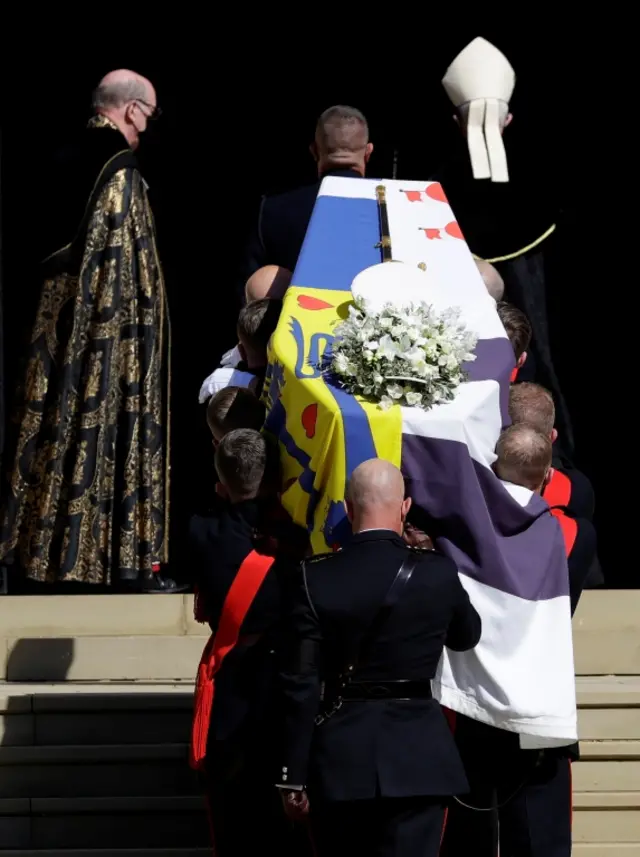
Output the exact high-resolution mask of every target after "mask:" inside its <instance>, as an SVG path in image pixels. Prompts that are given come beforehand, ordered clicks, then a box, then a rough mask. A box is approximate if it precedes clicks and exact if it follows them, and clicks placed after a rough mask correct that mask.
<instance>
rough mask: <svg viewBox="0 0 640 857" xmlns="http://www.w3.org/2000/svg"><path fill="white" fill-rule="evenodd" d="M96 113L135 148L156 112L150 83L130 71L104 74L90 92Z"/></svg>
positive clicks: (153, 91) (154, 94)
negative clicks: (113, 125)
mask: <svg viewBox="0 0 640 857" xmlns="http://www.w3.org/2000/svg"><path fill="white" fill-rule="evenodd" d="M92 106H93V110H94V112H95V113H99V114H101V115H103V116H107V117H108V118H109V119H111V121H112V122H113V123H114V124H115V125H116V126H117V128H118V129H119V130H120V131H121V132H122V133H123V134H124V136H125V137H126V139H127V142H128V143H129V145H130V146H131V147H132V148H136V147H137V145H138V142H139V138H140V134H142V133H143V131H145V130H146V128H147V122H148V120H149V119H151V118H153V116H154V114H155V112H156V110H157V105H156V91H155V89H154V88H153V85H152V83H151V81H149V80H147V78H146V77H143V76H142V75H141V74H138V73H137V72H135V71H130V70H129V69H124V68H121V69H118V70H117V71H110V72H109V74H106V75H105V76H104V77H103V78H102V80H101V81H100V83H99V84H98V86H97V87H96V89H95V90H94V92H93V97H92Z"/></svg>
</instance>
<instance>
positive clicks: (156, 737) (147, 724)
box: [0, 682, 193, 746]
mask: <svg viewBox="0 0 640 857" xmlns="http://www.w3.org/2000/svg"><path fill="white" fill-rule="evenodd" d="M192 710H193V686H192V685H191V684H190V683H189V684H186V683H183V684H165V685H158V684H131V683H129V684H107V683H103V684H97V685H83V684H73V683H71V682H62V683H60V684H51V685H12V684H5V685H0V744H2V745H3V746H27V745H32V744H38V745H42V744H45V745H55V744H124V743H127V744H129V743H131V744H160V743H165V742H167V743H180V742H183V741H184V740H185V736H186V735H188V733H189V726H190V722H191V713H192Z"/></svg>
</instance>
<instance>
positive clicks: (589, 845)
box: [70, 842, 640, 857]
mask: <svg viewBox="0 0 640 857" xmlns="http://www.w3.org/2000/svg"><path fill="white" fill-rule="evenodd" d="M118 853H119V852H118ZM70 857H71V855H70ZM73 857H75V855H73ZM114 857H115V855H114ZM573 857H640V843H635V842H574V845H573Z"/></svg>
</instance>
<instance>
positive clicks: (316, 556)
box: [305, 548, 341, 565]
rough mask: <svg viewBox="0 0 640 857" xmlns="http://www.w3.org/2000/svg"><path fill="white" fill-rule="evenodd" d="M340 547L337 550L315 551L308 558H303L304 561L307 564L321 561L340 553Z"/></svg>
mask: <svg viewBox="0 0 640 857" xmlns="http://www.w3.org/2000/svg"><path fill="white" fill-rule="evenodd" d="M340 551H341V548H338V550H337V551H327V552H326V553H316V554H314V555H313V556H310V557H309V558H308V559H305V563H306V564H307V565H311V564H312V563H316V562H322V561H323V560H325V559H329V557H330V556H335V555H336V554H338V553H340Z"/></svg>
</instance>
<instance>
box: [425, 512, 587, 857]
mask: <svg viewBox="0 0 640 857" xmlns="http://www.w3.org/2000/svg"><path fill="white" fill-rule="evenodd" d="M559 523H560V526H561V528H562V531H563V535H564V537H565V544H566V547H567V553H568V558H567V561H568V566H569V588H570V596H571V612H572V615H573V611H574V610H575V609H576V606H577V604H578V600H579V598H580V594H581V592H582V590H583V588H584V585H585V582H586V580H587V577H588V575H589V572H590V569H591V568H592V564H593V560H594V557H595V555H596V536H595V530H594V528H593V524H591V522H590V521H588V520H585V519H578V520H575V519H569V518H567V517H566V516H563V517H560V518H559ZM565 525H566V526H565ZM453 722H454V732H455V738H456V743H457V745H458V749H459V751H460V755H461V757H462V760H463V762H464V765H465V770H466V773H467V777H468V779H469V786H470V791H469V792H468V793H467V794H462V795H460V801H461V803H460V802H455V801H454V802H453V803H452V805H451V806H450V809H449V822H448V824H447V830H446V833H445V836H444V840H443V844H442V852H441V854H442V857H460V855H467V854H468V855H472V857H497V854H498V843H499V848H500V857H570V855H571V839H572V835H571V819H572V787H571V763H572V762H573V761H575V760H577V759H578V758H579V748H578V745H577V744H572V745H570V746H568V747H560V748H557V749H548V750H541V751H537V750H522V749H520V738H519V736H518V735H516V734H515V733H512V732H506V731H504V730H502V729H496V728H495V727H493V726H487V725H485V724H484V723H478V721H476V720H471V719H470V718H468V717H463V716H461V715H456V716H455V717H454V718H453ZM492 807H493V808H494V809H493V810H492Z"/></svg>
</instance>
